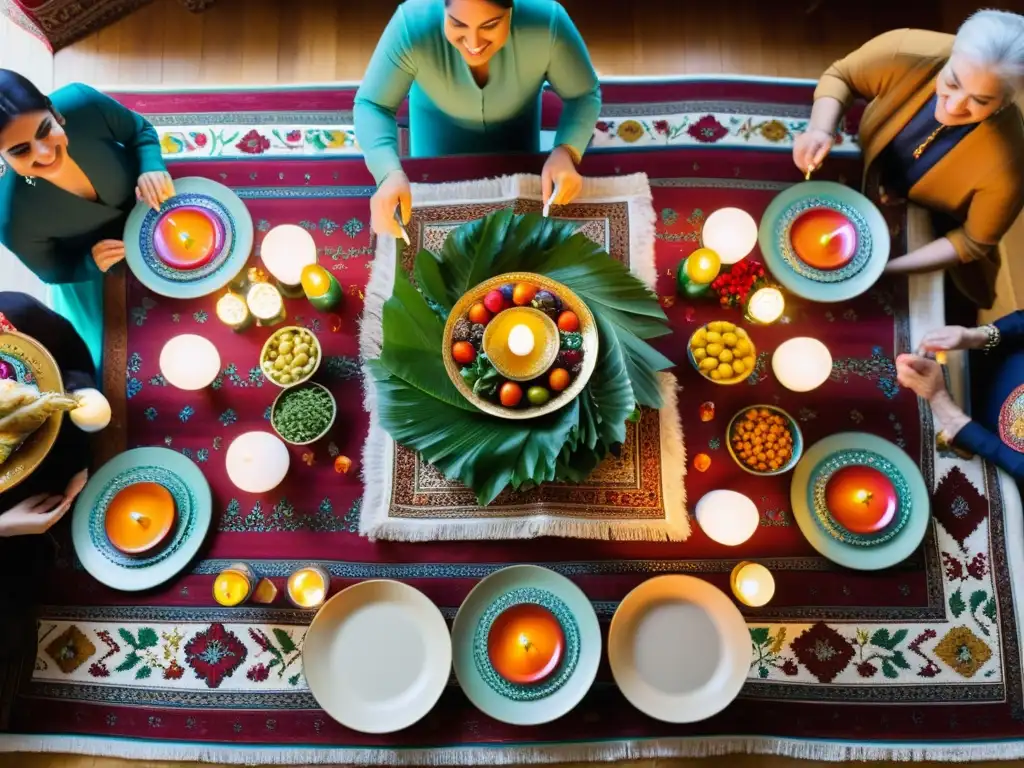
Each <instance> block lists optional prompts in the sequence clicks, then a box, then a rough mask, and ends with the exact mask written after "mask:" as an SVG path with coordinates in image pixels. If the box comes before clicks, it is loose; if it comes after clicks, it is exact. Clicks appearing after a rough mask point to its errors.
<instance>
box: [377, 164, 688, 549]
mask: <svg viewBox="0 0 1024 768" xmlns="http://www.w3.org/2000/svg"><path fill="white" fill-rule="evenodd" d="M413 200H414V205H415V207H414V209H413V216H412V221H411V222H410V224H409V226H408V232H409V237H410V240H411V241H412V245H410V246H406V245H405V244H404V243H403V242H401V241H398V242H397V243H396V241H395V240H394V239H393V238H390V237H382V238H378V240H377V253H376V257H375V258H374V262H373V267H372V273H371V277H370V280H369V283H368V285H367V288H366V299H365V309H364V310H363V318H362V321H361V327H360V352H361V354H362V356H363V358H364V359H368V358H375V357H377V356H379V354H380V345H381V310H382V308H383V306H384V302H385V301H387V299H388V297H389V296H390V295H391V290H392V288H393V286H394V280H395V264H396V263H400V264H401V266H402V268H403V269H404V270H405V271H406V273H407V274H412V271H413V259H414V258H415V256H416V254H417V253H418V252H419V251H420V250H421V249H424V248H425V249H427V250H429V251H431V252H433V253H439V252H440V251H441V248H442V247H443V246H444V242H445V239H446V238H447V236H448V233H449V232H451V231H452V230H453V229H455V228H456V227H457V226H459V224H461V223H463V222H465V221H470V220H473V219H477V218H480V217H482V216H485V215H487V214H488V213H491V212H492V211H495V210H499V209H501V208H508V207H511V208H513V209H514V210H515V212H516V213H529V212H539V211H540V210H541V207H542V205H543V201H542V199H541V187H540V178H539V177H538V176H511V177H502V178H498V179H487V180H482V181H473V182H462V183H454V184H416V185H414V186H413ZM555 215H557V216H558V217H560V218H564V219H568V220H570V221H573V222H577V223H578V225H579V230H578V231H580V232H582V233H584V234H585V235H586V236H587V237H589V238H590V239H591V240H593V241H594V242H595V243H597V244H598V245H600V246H602V247H603V248H604V249H605V250H606V251H607V252H608V253H609V254H611V255H612V256H613V257H614V258H616V259H618V260H620V261H621V262H622V263H623V264H626V265H627V266H629V268H630V270H631V271H632V272H633V273H634V274H635V275H636V276H637V277H639V278H640V279H641V280H643V281H644V282H646V283H647V284H648V285H650V286H651V288H652V290H653V289H654V288H655V285H656V282H657V272H656V270H655V265H654V242H655V240H654V224H655V216H654V209H653V207H652V206H651V189H650V186H649V185H648V183H647V178H646V176H643V175H642V174H638V175H631V176H621V177H617V178H615V177H613V178H587V179H585V181H584V188H583V192H582V194H581V195H580V197H579V199H577V200H576V201H575V202H574V203H573V204H572V205H570V206H567V207H562V208H558V209H556V213H555ZM661 378H662V393H663V396H664V399H665V406H664V407H663V408H662V409H661V410H660V411H658V410H652V409H648V408H645V409H643V410H642V412H641V418H640V421H639V422H638V423H637V424H630V425H629V431H628V437H627V440H626V442H625V443H624V444H623V446H622V450H621V452H620V454H619V455H618V456H609V457H608V459H606V460H605V461H604V462H603V463H602V464H601V465H600V466H598V468H597V469H596V470H595V471H594V472H593V474H591V476H590V478H588V480H587V481H586V482H584V483H581V484H578V485H576V484H563V483H552V484H546V485H542V486H539V487H537V488H535V489H533V490H529V491H520V492H515V491H511V490H509V491H506V492H505V493H503V494H502V495H501V496H499V497H498V498H497V499H495V500H494V502H492V503H491V504H489V505H488V506H486V507H480V506H478V505H477V503H476V499H475V497H474V494H473V493H472V491H470V490H469V489H468V488H466V487H465V486H463V485H462V484H461V483H458V482H453V481H450V480H448V479H446V478H445V477H444V476H443V475H442V474H441V473H440V472H439V471H438V470H437V469H435V468H434V467H432V466H431V465H429V464H427V463H426V462H424V461H423V460H422V459H421V458H420V457H419V454H417V453H416V452H415V451H412V450H410V449H408V448H406V447H404V446H402V445H398V444H396V443H395V441H394V440H392V439H391V436H390V435H388V434H387V432H385V431H384V430H383V429H382V428H381V426H380V425H379V424H378V423H377V418H376V408H375V406H374V397H373V391H372V389H373V385H372V383H370V382H369V381H368V382H367V385H366V386H367V395H366V407H367V410H368V411H369V412H370V433H369V436H368V437H367V440H366V446H365V448H364V449H363V482H364V485H365V486H366V495H365V496H364V497H363V508H362V516H361V518H360V527H359V530H360V532H361V533H363V534H364V535H367V536H369V537H371V538H382V539H395V540H402V541H431V540H439V539H515V538H529V537H534V536H571V537H576V538H595V539H598V538H600V539H635V540H649V541H658V540H665V539H668V540H670V541H680V540H684V539H686V538H687V537H688V536H689V534H690V524H689V518H688V516H687V514H686V508H685V503H686V492H685V489H684V487H683V475H684V474H685V473H686V450H685V448H684V446H683V435H682V427H681V425H680V423H679V411H678V409H677V406H676V387H677V384H676V378H675V376H672V375H670V374H663V375H662V377H661Z"/></svg>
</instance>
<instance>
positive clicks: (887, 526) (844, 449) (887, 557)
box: [790, 432, 931, 571]
mask: <svg viewBox="0 0 1024 768" xmlns="http://www.w3.org/2000/svg"><path fill="white" fill-rule="evenodd" d="M790 501H791V503H792V505H793V514H794V517H795V518H796V522H797V525H799V526H800V531H801V532H802V533H803V535H804V537H805V538H806V539H807V541H808V542H810V544H811V546H813V547H814V548H815V549H816V550H818V552H820V553H821V554H822V555H823V556H824V557H827V558H828V559H829V560H832V561H833V562H836V563H838V564H839V565H844V566H846V567H847V568H853V569H856V570H864V571H871V570H878V569H881V568H889V567H891V566H893V565H896V564H897V563H899V562H901V561H903V560H905V559H906V558H907V557H909V556H910V555H911V554H912V553H913V552H914V550H915V549H917V547H918V546H919V545H920V544H921V541H922V540H923V539H924V535H925V533H926V532H927V530H928V523H929V520H930V519H931V514H930V509H931V507H930V499H929V496H928V490H927V487H926V486H925V482H924V477H923V476H922V475H921V470H920V469H919V468H918V466H917V464H916V463H915V462H914V461H913V459H911V458H910V456H908V455H907V454H906V452H904V451H903V449H901V448H899V447H898V446H896V445H894V444H892V443H890V442H889V441H888V440H884V439H882V438H880V437H877V436H875V435H870V434H867V433H863V432H846V433H842V434H838V435H832V436H830V437H827V438H825V439H823V440H820V441H819V442H817V443H815V444H814V445H813V446H811V447H810V448H808V449H807V451H806V452H805V453H804V456H803V458H802V459H801V460H800V462H799V463H798V464H797V466H796V469H795V470H794V472H793V482H792V484H791V486H790Z"/></svg>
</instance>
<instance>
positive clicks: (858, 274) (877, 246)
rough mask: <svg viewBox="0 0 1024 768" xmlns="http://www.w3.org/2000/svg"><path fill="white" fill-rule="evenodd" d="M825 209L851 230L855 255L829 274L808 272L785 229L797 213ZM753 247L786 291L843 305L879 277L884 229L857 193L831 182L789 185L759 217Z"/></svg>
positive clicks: (887, 244)
mask: <svg viewBox="0 0 1024 768" xmlns="http://www.w3.org/2000/svg"><path fill="white" fill-rule="evenodd" d="M816 208H830V209H832V210H835V211H839V212H840V213H842V214H844V215H846V216H847V218H848V219H849V220H850V221H851V223H852V224H853V226H854V228H855V229H856V231H857V243H858V246H857V251H856V252H855V254H854V256H853V259H852V260H851V261H850V263H849V264H847V265H846V266H844V267H843V268H842V269H839V270H836V271H834V272H829V271H824V270H818V269H814V268H813V267H810V266H809V265H807V264H804V263H803V262H802V261H801V260H800V259H799V258H798V257H797V256H796V254H795V253H794V252H793V248H792V245H791V244H790V228H791V227H792V225H793V223H794V222H795V221H796V220H797V218H799V216H800V215H802V214H803V213H806V212H807V211H810V210H813V209H816ZM757 239H758V244H759V245H760V247H761V253H762V254H763V256H764V261H765V265H766V266H767V267H768V270H769V271H770V272H771V273H772V275H774V276H775V279H776V280H778V281H779V283H781V284H782V285H783V286H784V287H785V288H786V289H787V290H789V291H791V292H793V293H794V294H796V295H797V296H802V297H803V298H805V299H809V300H811V301H820V302H835V301H847V300H848V299H852V298H854V297H856V296H859V295H861V294H862V293H864V292H865V291H867V290H868V289H869V288H870V287H871V286H872V285H874V284H875V283H876V282H877V281H878V278H879V277H881V275H882V270H883V269H884V268H885V264H886V262H887V261H888V260H889V250H890V248H891V241H890V238H889V226H888V225H887V224H886V222H885V219H884V218H883V217H882V214H881V212H880V211H879V210H878V208H877V207H875V205H874V204H873V203H872V202H871V201H870V200H868V199H867V198H866V197H865V196H864V195H862V194H861V193H860V192H857V191H855V190H853V189H850V188H849V187H847V186H845V185H843V184H837V183H835V182H832V181H807V182H803V183H800V184H794V185H793V186H792V187H790V188H789V189H786V190H783V191H782V192H780V193H779V194H778V195H776V196H775V199H774V200H772V202H771V204H770V205H769V206H768V209H767V210H766V211H765V212H764V216H763V217H762V218H761V226H760V227H759V228H758V237H757Z"/></svg>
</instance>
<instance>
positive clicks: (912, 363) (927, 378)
mask: <svg viewBox="0 0 1024 768" xmlns="http://www.w3.org/2000/svg"><path fill="white" fill-rule="evenodd" d="M896 379H897V380H898V381H899V383H900V384H901V385H902V386H904V387H906V388H907V389H911V390H913V391H914V394H916V395H917V396H918V397H922V398H924V399H925V400H928V401H929V402H930V401H931V400H933V399H934V398H935V396H936V395H939V394H940V393H944V392H946V380H945V379H944V378H943V376H942V366H941V365H939V364H938V363H936V362H935V361H934V360H929V359H928V358H926V357H920V356H919V355H900V356H899V357H897V358H896Z"/></svg>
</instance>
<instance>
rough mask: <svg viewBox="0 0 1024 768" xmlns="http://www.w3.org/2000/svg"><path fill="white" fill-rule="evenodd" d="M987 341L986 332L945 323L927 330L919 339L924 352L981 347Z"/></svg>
mask: <svg viewBox="0 0 1024 768" xmlns="http://www.w3.org/2000/svg"><path fill="white" fill-rule="evenodd" d="M987 342H988V334H987V333H985V332H984V331H982V330H979V329H977V328H964V327H963V326H962V325H947V326H945V327H944V328H937V329H936V330H934V331H929V332H928V333H926V334H925V335H924V338H923V339H921V349H922V350H923V351H925V352H947V351H950V350H954V349H981V348H982V347H984V346H985V344H986V343H987Z"/></svg>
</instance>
